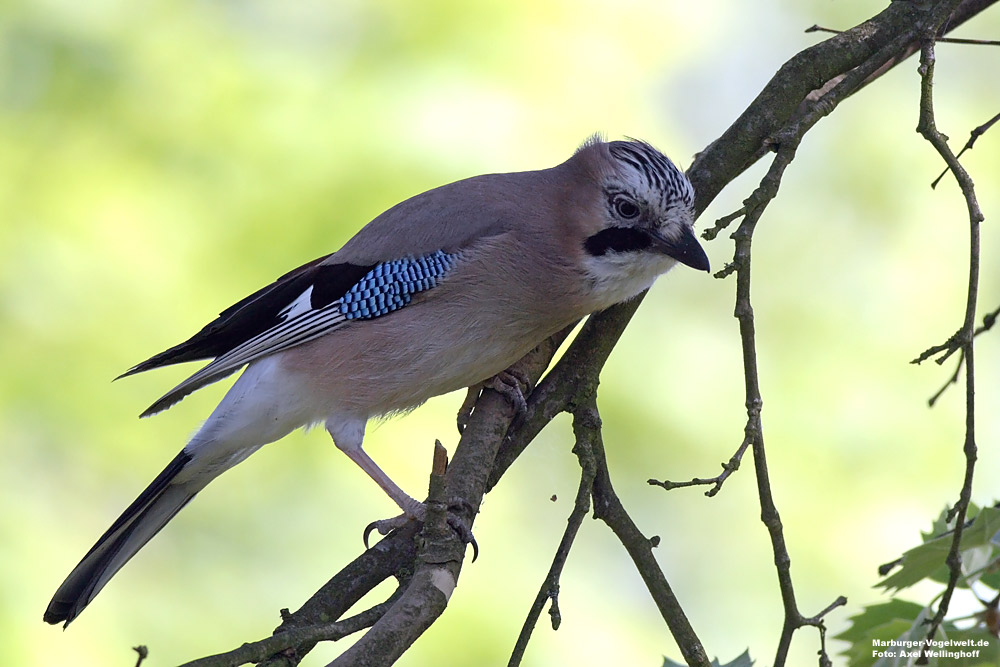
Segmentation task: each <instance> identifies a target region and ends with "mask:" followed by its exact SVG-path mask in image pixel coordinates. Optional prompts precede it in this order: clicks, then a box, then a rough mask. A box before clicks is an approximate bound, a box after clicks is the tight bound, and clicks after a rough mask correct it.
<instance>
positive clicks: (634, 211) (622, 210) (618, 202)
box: [614, 197, 639, 220]
mask: <svg viewBox="0 0 1000 667" xmlns="http://www.w3.org/2000/svg"><path fill="white" fill-rule="evenodd" d="M614 207H615V213H617V214H618V215H620V216H621V217H622V218H624V219H626V220H631V219H632V218H635V217H636V216H638V215H639V207H638V206H637V205H636V203H635V202H634V201H632V200H631V199H626V198H625V197H618V198H616V199H615V201H614Z"/></svg>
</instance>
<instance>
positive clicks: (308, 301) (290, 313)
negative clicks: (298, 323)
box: [278, 285, 313, 319]
mask: <svg viewBox="0 0 1000 667" xmlns="http://www.w3.org/2000/svg"><path fill="white" fill-rule="evenodd" d="M312 293H313V286H312V285H310V286H309V287H307V288H306V291H305V292H303V293H302V294H300V295H299V297H298V298H297V299H295V301H292V302H291V303H290V304H288V305H287V306H285V307H284V308H282V309H281V312H280V313H278V317H281V318H284V319H288V318H289V317H296V316H298V315H301V314H302V313H307V312H309V311H310V310H312Z"/></svg>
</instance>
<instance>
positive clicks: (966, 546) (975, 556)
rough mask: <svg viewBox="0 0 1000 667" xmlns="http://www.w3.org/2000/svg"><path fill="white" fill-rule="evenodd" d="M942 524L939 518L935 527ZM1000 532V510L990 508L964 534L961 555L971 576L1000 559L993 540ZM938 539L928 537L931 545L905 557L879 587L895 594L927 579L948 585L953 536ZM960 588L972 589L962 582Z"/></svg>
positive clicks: (928, 543)
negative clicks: (948, 564) (946, 561)
mask: <svg viewBox="0 0 1000 667" xmlns="http://www.w3.org/2000/svg"><path fill="white" fill-rule="evenodd" d="M942 521H943V520H942V519H941V518H940V517H939V519H938V520H937V521H936V522H935V527H939V525H940V524H941V523H942ZM998 532H1000V509H997V508H995V507H987V508H985V509H983V510H981V511H980V512H979V514H978V515H977V516H976V518H975V520H974V521H973V522H972V525H970V526H968V527H967V528H966V529H965V530H964V531H963V532H962V544H961V552H962V563H963V571H964V572H966V573H969V572H972V571H974V570H975V569H977V568H979V567H984V566H985V565H987V564H988V563H990V562H991V561H992V560H994V559H996V558H997V556H998V550H997V544H996V543H995V542H994V541H993V538H994V537H995V536H996V535H997V533H998ZM937 535H938V536H937V537H933V538H930V537H928V536H926V535H925V539H927V541H926V542H925V543H924V544H921V545H920V546H917V547H914V548H912V549H910V550H909V551H907V552H906V553H904V554H903V562H902V563H901V565H900V567H899V569H898V570H897V571H896V572H895V573H894V574H892V575H890V576H888V577H886V578H885V579H883V580H882V581H880V582H879V583H878V585H879V586H880V587H882V588H884V589H886V590H888V591H893V592H894V591H898V590H900V589H903V588H908V587H910V586H912V585H913V584H915V583H917V582H919V581H922V580H924V579H932V580H934V581H938V582H944V581H947V580H948V568H947V567H946V566H945V558H947V556H948V551H949V550H950V549H951V540H952V535H951V533H950V532H946V533H944V534H941V533H937ZM960 585H961V586H962V587H963V588H964V587H968V583H967V582H965V581H962V582H960Z"/></svg>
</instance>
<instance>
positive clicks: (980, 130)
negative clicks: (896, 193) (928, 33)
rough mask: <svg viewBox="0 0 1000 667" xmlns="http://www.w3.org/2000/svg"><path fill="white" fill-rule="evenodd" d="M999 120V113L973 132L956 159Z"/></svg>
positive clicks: (936, 179)
mask: <svg viewBox="0 0 1000 667" xmlns="http://www.w3.org/2000/svg"><path fill="white" fill-rule="evenodd" d="M938 41H939V42H940V41H944V40H938ZM998 120H1000V113H998V114H997V115H996V116H993V118H990V119H989V120H988V121H986V122H985V123H983V124H982V125H980V126H979V127H977V128H975V129H974V130H972V132H970V133H969V140H968V141H966V142H965V145H964V146H962V150H960V151H958V155H956V156H955V158H956V159H958V158H961V157H962V156H963V155H964V154H965V151H968V150H972V147H973V146H974V145H975V143H976V139H978V138H979V137H981V136H983V135H984V134H986V131H987V130H988V129H990V128H991V127H993V124H994V123H996V122H997V121H998ZM947 173H948V169H947V168H945V170H944V171H942V172H941V175H940V176H938V177H937V178H935V179H934V182H933V183H931V187H932V188H936V187H937V185H938V183H940V182H941V179H942V178H944V177H945V175H946V174H947Z"/></svg>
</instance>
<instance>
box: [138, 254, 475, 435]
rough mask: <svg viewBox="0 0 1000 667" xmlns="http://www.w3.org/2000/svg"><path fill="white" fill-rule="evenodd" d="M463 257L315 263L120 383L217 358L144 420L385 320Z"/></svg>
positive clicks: (249, 299) (142, 365) (256, 295)
mask: <svg viewBox="0 0 1000 667" xmlns="http://www.w3.org/2000/svg"><path fill="white" fill-rule="evenodd" d="M328 257H329V256H328ZM458 258H459V256H458V253H446V252H444V251H441V250H437V251H435V252H433V253H430V254H427V255H422V256H420V257H405V258H402V259H395V260H392V261H388V262H382V263H379V264H373V265H368V266H362V265H357V264H347V263H344V264H323V263H322V262H323V261H324V260H325V259H327V258H326V257H323V258H320V259H317V260H315V261H313V262H310V263H309V264H305V265H303V266H301V267H299V268H297V269H295V270H293V271H290V272H289V273H286V274H285V275H283V276H281V277H280V278H278V280H276V281H275V282H273V283H271V284H270V285H268V286H267V287H264V288H262V289H260V290H258V291H257V292H254V293H253V294H251V295H250V296H248V297H246V298H245V299H243V300H241V301H239V302H238V303H236V304H234V305H233V306H231V307H229V308H227V309H226V310H224V311H223V312H222V313H220V314H219V317H218V318H216V319H215V320H214V321H212V322H211V323H209V324H208V325H207V326H205V327H204V328H203V329H202V330H201V331H199V332H198V333H197V334H195V335H194V336H192V337H191V338H189V339H188V340H186V341H184V342H183V343H181V344H179V345H176V346H174V347H172V348H170V349H169V350H166V351H164V352H161V353H160V354H157V355H155V356H153V357H151V358H150V359H147V360H146V361H144V362H142V363H140V364H137V365H136V366H133V367H132V368H130V369H129V370H128V371H126V372H125V373H124V374H122V375H121V376H120V377H125V376H128V375H132V374H134V373H141V372H142V371H147V370H150V369H153V368H158V367H160V366H167V365H170V364H176V363H182V362H185V361H195V360H198V359H208V358H214V360H213V361H212V362H211V363H210V364H208V365H207V366H205V367H204V368H202V369H201V370H200V371H198V372H197V373H195V374H194V375H192V376H191V377H189V378H188V379H187V380H185V381H184V382H182V383H181V384H179V385H178V386H177V387H175V388H174V389H173V390H171V391H170V392H169V393H168V394H166V395H165V396H164V397H163V398H161V399H160V400H158V401H157V402H156V403H154V404H153V405H151V406H150V407H149V408H148V409H147V410H146V411H145V412H143V413H142V416H143V417H147V416H149V415H152V414H155V413H157V412H160V411H162V410H166V409H167V408H169V407H170V406H171V405H173V404H175V403H177V402H178V401H180V400H181V399H182V398H184V397H185V396H187V395H188V394H190V393H191V392H193V391H195V390H197V389H199V388H201V387H203V386H205V385H206V384H210V383H212V382H215V381H217V380H221V379H222V378H224V377H226V376H228V375H231V374H232V373H234V372H236V371H237V370H239V369H240V368H242V367H243V366H245V365H246V364H248V363H249V362H251V361H253V360H255V359H259V358H261V357H264V356H267V355H269V354H274V353H275V352H279V351H281V350H286V349H288V348H290V347H294V346H296V345H301V344H302V343H306V342H308V341H311V340H315V339H316V338H319V337H320V336H323V335H325V334H327V333H330V332H331V331H333V330H335V329H337V328H338V327H340V326H343V325H344V324H345V323H347V322H350V321H353V320H369V319H373V318H376V317H382V316H384V315H388V314H389V313H391V312H393V311H395V310H399V309H400V308H403V307H405V306H406V305H407V304H409V303H410V301H411V300H412V298H413V295H415V294H418V293H420V292H423V291H425V290H429V289H432V288H433V287H435V286H436V285H437V284H438V283H439V282H440V280H441V279H442V278H444V277H445V276H446V275H447V274H448V272H450V271H451V270H452V269H453V268H454V267H455V265H456V263H457V262H458Z"/></svg>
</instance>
